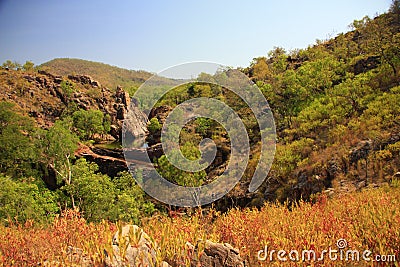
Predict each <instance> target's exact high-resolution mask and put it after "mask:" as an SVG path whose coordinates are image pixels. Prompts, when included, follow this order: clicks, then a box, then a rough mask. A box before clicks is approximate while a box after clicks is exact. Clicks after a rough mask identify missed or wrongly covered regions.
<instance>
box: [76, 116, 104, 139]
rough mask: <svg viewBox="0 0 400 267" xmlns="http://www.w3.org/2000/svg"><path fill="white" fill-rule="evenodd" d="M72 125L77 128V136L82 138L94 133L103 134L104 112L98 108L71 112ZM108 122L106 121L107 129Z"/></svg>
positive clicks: (89, 136)
mask: <svg viewBox="0 0 400 267" xmlns="http://www.w3.org/2000/svg"><path fill="white" fill-rule="evenodd" d="M72 120H73V125H74V127H75V128H76V129H77V133H78V136H79V137H80V138H81V139H83V140H89V139H90V138H92V137H93V135H94V134H104V133H106V129H105V128H104V114H103V112H101V111H100V110H78V111H75V112H74V113H73V114H72ZM108 125H109V123H108V122H107V129H109V127H108Z"/></svg>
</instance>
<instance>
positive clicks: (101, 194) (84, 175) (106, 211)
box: [61, 158, 116, 221]
mask: <svg viewBox="0 0 400 267" xmlns="http://www.w3.org/2000/svg"><path fill="white" fill-rule="evenodd" d="M71 169H72V170H71V172H72V180H71V183H70V184H66V185H65V186H63V187H62V188H61V190H65V191H66V192H67V193H68V194H69V195H70V196H73V199H74V201H75V206H76V207H78V208H79V210H81V211H82V213H83V215H84V216H85V218H86V219H87V220H89V221H99V220H101V219H110V218H113V212H114V207H115V195H116V194H115V193H116V192H115V186H114V184H113V183H112V181H111V179H110V177H108V176H107V175H105V174H101V173H98V172H97V171H98V166H97V165H96V164H95V163H89V162H87V161H86V160H85V159H84V158H80V159H78V160H77V161H76V162H75V164H74V165H73V166H72V168H71Z"/></svg>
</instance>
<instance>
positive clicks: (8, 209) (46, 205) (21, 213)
mask: <svg viewBox="0 0 400 267" xmlns="http://www.w3.org/2000/svg"><path fill="white" fill-rule="evenodd" d="M55 200H56V198H55V195H54V194H53V193H52V192H51V191H49V190H47V189H39V188H38V186H37V185H36V184H33V183H27V182H18V181H13V180H12V179H11V178H9V177H7V176H3V175H0V219H1V220H2V222H3V223H7V222H9V221H10V220H15V221H17V222H26V221H27V220H34V221H37V222H44V221H47V220H48V219H49V218H52V217H54V216H55V214H56V213H57V212H58V206H57V203H56V201H55Z"/></svg>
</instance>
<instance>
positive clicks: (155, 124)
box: [147, 117, 162, 134]
mask: <svg viewBox="0 0 400 267" xmlns="http://www.w3.org/2000/svg"><path fill="white" fill-rule="evenodd" d="M161 128H162V125H161V123H160V122H159V121H158V119H157V118H156V117H154V118H151V119H150V121H149V124H148V125H147V129H148V130H149V131H150V133H152V134H154V133H156V132H158V131H160V130H161Z"/></svg>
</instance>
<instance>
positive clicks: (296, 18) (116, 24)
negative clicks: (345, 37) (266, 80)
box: [0, 0, 391, 72]
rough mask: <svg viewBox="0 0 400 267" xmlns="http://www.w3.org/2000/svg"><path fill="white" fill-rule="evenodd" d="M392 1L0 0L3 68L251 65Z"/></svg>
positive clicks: (304, 44)
mask: <svg viewBox="0 0 400 267" xmlns="http://www.w3.org/2000/svg"><path fill="white" fill-rule="evenodd" d="M390 3H391V1H390V0H335V1H324V0H319V1H317V0H303V1H298V0H297V1H296V0H274V1H271V0H265V1H261V0H253V1H252V0H250V1H243V0H241V1H236V0H230V1H225V0H222V1H218V0H214V1H212V0H205V1H194V0H193V1H183V0H182V1H173V0H171V1H161V0H159V1H155V0H150V1H146V0H142V1H136V0H129V1H100V0H96V1H83V0H81V1H77V0H67V1H61V0H37V1H28V0H0V62H4V61H5V60H7V59H11V60H16V61H18V62H20V63H24V62H25V61H26V60H32V61H33V62H34V63H35V64H41V63H43V62H46V61H48V60H51V59H53V58H56V57H70V58H82V59H87V60H93V61H100V62H104V63H107V64H111V65H116V66H119V67H124V68H128V69H144V70H148V71H153V72H158V71H160V70H162V69H164V68H167V67H170V66H172V65H176V64H179V63H182V62H189V61H212V62H217V63H220V64H223V65H228V66H233V67H236V66H241V67H245V66H248V65H249V63H250V61H251V60H252V59H253V58H254V57H257V56H263V55H266V54H267V53H268V51H270V50H271V49H272V48H273V47H274V46H281V47H284V48H285V49H287V50H290V49H295V48H306V47H307V46H308V45H310V44H313V43H315V40H316V39H326V38H328V37H329V36H335V35H336V34H337V33H340V32H346V31H348V30H349V28H348V25H349V24H350V23H351V22H352V21H353V20H354V19H361V18H362V17H363V16H364V15H369V16H371V17H373V16H374V15H375V14H377V13H383V12H385V11H387V10H388V8H389V6H390Z"/></svg>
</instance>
